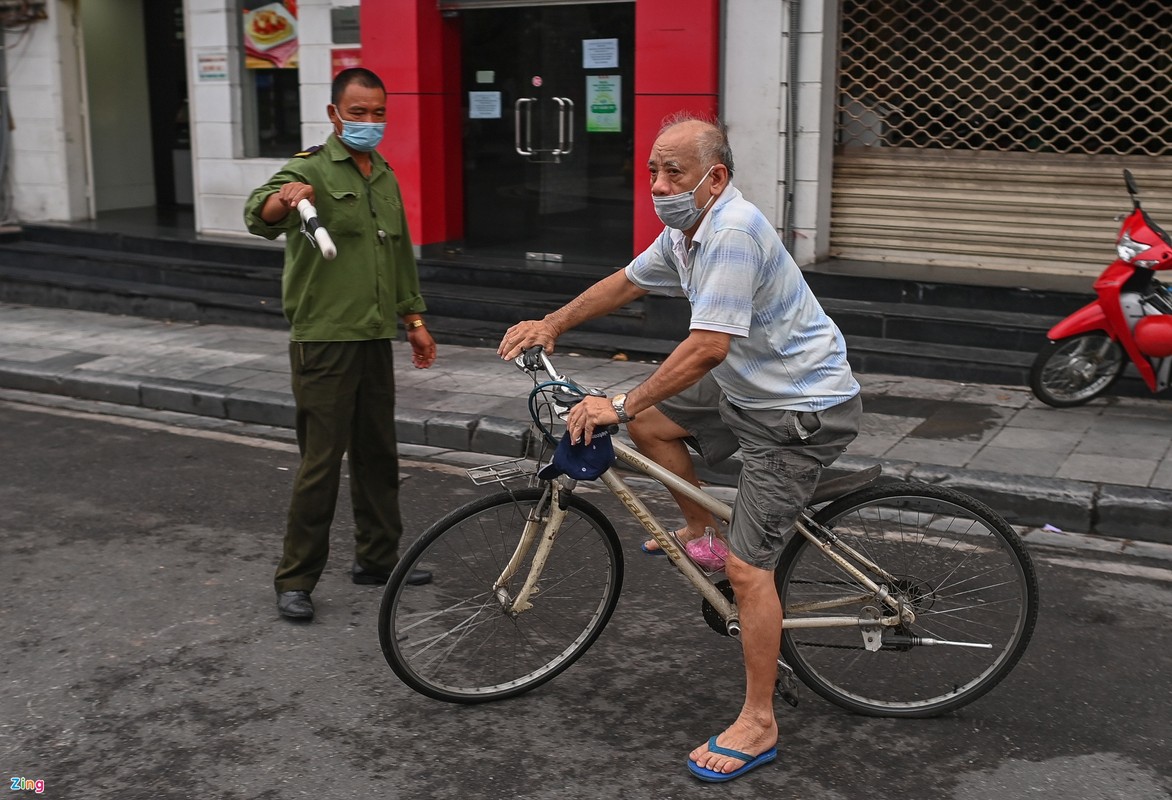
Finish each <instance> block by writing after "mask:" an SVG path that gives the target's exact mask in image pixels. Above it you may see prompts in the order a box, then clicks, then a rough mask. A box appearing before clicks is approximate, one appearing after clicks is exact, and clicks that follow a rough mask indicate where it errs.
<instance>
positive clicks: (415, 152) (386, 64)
mask: <svg viewBox="0 0 1172 800" xmlns="http://www.w3.org/2000/svg"><path fill="white" fill-rule="evenodd" d="M359 19H360V20H361V24H362V63H363V65H364V66H365V67H367V68H368V69H370V70H373V71H374V72H375V73H376V74H378V76H379V77H380V78H382V80H383V83H384V84H385V85H386V87H387V136H386V138H385V139H384V140H383V143H382V145H381V146H380V147H379V152H380V153H382V154H383V156H384V157H385V158H386V159H387V161H388V162H389V163H390V165H391V167H392V168H394V170H395V175H396V177H397V178H398V179H399V183H400V184H401V185H402V188H403V202H404V204H405V206H406V210H407V224H408V225H409V226H410V228H411V238H412V240H413V241H414V242H415V243H416V244H429V243H432V242H442V241H445V240H448V239H455V238H459V237H460V236H462V235H463V229H464V220H463V214H464V211H463V209H464V203H463V195H462V191H463V165H464V159H463V143H462V140H461V132H460V96H459V93H460V32H459V28H458V27H457V24H458V22H457V20H455V19H448V18H445V17H443V16H442V15H441V13H440V11H439V9H438V8H437V3H436V2H435V0H362V4H361V7H360V10H359Z"/></svg>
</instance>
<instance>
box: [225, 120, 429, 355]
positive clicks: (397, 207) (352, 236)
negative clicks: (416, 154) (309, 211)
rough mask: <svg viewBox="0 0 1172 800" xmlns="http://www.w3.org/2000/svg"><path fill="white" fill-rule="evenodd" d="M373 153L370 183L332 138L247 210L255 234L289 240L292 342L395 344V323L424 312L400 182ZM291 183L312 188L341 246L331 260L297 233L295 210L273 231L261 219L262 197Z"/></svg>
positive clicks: (284, 283)
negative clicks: (376, 341)
mask: <svg viewBox="0 0 1172 800" xmlns="http://www.w3.org/2000/svg"><path fill="white" fill-rule="evenodd" d="M370 155H371V163H372V168H371V173H370V177H369V178H366V177H363V175H362V173H361V171H359V169H358V165H357V164H355V163H354V161H353V159H352V158H351V157H350V153H349V152H348V151H347V150H346V148H345V147H344V146H343V145H342V143H341V142H339V141H338V139H337V137H335V136H334V134H330V136H329V138H328V139H326V143H325V145H323V146H322V147H321V148H320V149H317V150H315V151H313V152H311V153H308V154H304V155H299V156H297V157H295V158H293V159H291V160H290V161H289V163H287V164H286V165H285V166H284V167H282V168H281V171H280V172H278V173H277V174H276V175H274V176H273V177H272V178H270V179H269V181H268V183H266V184H265V185H264V186H261V187H260V188H259V189H257V190H255V191H254V192H253V193H252V194H251V195H250V196H249V198H248V201H247V202H246V203H245V205H244V221H245V223H246V224H247V226H248V230H249V231H250V232H252V233H255V234H256V235H258V236H263V237H265V238H266V239H276V238H277V237H278V236H280V235H281V234H282V233H284V234H287V239H286V242H285V270H284V273H283V274H282V276H281V300H282V303H283V305H284V311H285V318H286V319H287V320H289V324H290V325H291V326H292V333H291V337H292V339H293V341H295V342H346V341H364V340H368V339H393V338H395V336H396V333H397V327H396V326H397V319H398V317H400V316H402V315H403V314H410V313H421V312H423V311H426V310H427V306H426V305H425V304H424V302H423V298H422V297H421V296H420V294H419V272H418V269H417V268H416V265H415V251H414V250H413V249H412V247H411V237H410V236H409V235H408V232H407V217H406V215H405V214H404V212H403V197H402V195H401V194H400V192H399V182H398V181H397V180H395V173H394V172H392V171H391V168H390V167H388V166H387V162H386V161H385V160H383V158H382V156H380V155H379V154H378V153H371V154H370ZM291 181H297V182H299V183H307V184H309V185H310V186H312V187H313V191H314V205H315V206H316V207H317V215H318V219H319V220H321V223H322V225H324V226H325V228H326V230H328V231H329V232H330V236H332V237H333V239H334V244H336V245H337V247H338V255H337V258H335V259H334V260H333V261H326V260H325V259H324V258H322V257H321V253H320V252H319V251H318V250H317V248H316V247H314V246H313V244H312V243H310V241H309V239H308V238H307V237H305V236H303V235H302V234H301V233H300V229H301V216H300V215H299V214H298V213H297V212H296V211H292V212H290V213H289V215H288V216H287V217H285V219H283V220H281V221H280V222H278V223H276V224H275V225H270V224H268V223H267V222H265V221H264V220H263V219H261V218H260V209H261V207H262V206H263V205H264V201H265V199H266V198H268V196H269V195H271V194H272V193H273V192H275V191H277V190H278V189H279V188H280V187H281V186H282V185H283V184H286V183H289V182H291Z"/></svg>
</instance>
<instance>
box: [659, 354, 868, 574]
mask: <svg viewBox="0 0 1172 800" xmlns="http://www.w3.org/2000/svg"><path fill="white" fill-rule="evenodd" d="M656 408H658V409H659V410H660V411H661V412H663V414H664V415H665V416H667V417H668V418H669V419H670V420H672V421H673V422H675V423H676V424H677V425H679V426H680V427H681V428H683V429H684V430H686V431H688V433H689V434H690V437H689V444H691V445H692V446H693V447H694V448H695V449H696V450H697V452H699V453H700V456H701V457H702V458H703V459H704V460H705V462H706V463H708V464H715V463H718V462H720V461H723V460H724V459H726V458H728V457H729V456H731V455H732V454H733V453H735V452H736V451H737V450H738V449H739V450H740V451H741V459H742V462H743V464H744V466H743V468H742V469H741V477H740V481H739V483H738V484H737V499H736V503H735V504H734V505H733V518H732V525H731V527H730V528H729V536H728V539H729V541H728V545H729V549H730V550H732V552H733V553H734V554H735V555H736V556H737V558H740V559H741V560H742V561H745V562H747V563H749V564H752V565H753V566H755V567H759V568H761V569H768V570H772V569H775V568H776V567H777V562H778V559H779V558H780V557H781V550H782V547H783V546H784V544H785V536H786V534H788V533H789V532H790V531H791V530H792V529H793V525H794V521H795V520H796V519H797V518H798V515H799V514H800V513H801V512H802V509H804V508H805V507H806V503H807V501H808V500H809V498H810V495H811V494H813V492H814V487H815V486H817V485H818V479H819V478H820V477H821V475H822V468H823V467H826V466H829V465H830V464H832V463H833V462H834V460H835V459H836V458H838V457H839V456H840V455H842V452H843V450H845V449H846V447H847V445H849V444H850V443H851V442H852V441H854V438H855V436H857V435H858V432H859V421H860V419H861V417H862V412H863V403H862V400H861V399H860V398H859V397H858V396H857V395H856V396H855V397H852V398H851V399H849V400H845V401H843V402H841V403H839V404H838V405H836V406H832V407H830V408H827V409H825V410H823V411H785V410H777V409H766V410H759V409H744V408H737V407H736V406H734V405H732V404H731V403H729V402H728V398H726V397H725V396H724V394H723V392H721V391H720V387H718V386H717V385H716V381H714V380H712V378H711V376H707V375H706V376H705V377H704V378H703V379H702V380H701V381H700V382H699V383H697V384H696V385H695V386H692V387H690V388H688V389H686V390H684V391H683V392H681V393H680V394H678V395H676V396H675V397H671V398H668V399H667V400H664V401H663V402H662V403H659V404H658V405H657V406H656Z"/></svg>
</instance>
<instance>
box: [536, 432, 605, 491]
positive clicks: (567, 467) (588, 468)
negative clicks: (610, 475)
mask: <svg viewBox="0 0 1172 800" xmlns="http://www.w3.org/2000/svg"><path fill="white" fill-rule="evenodd" d="M613 463H614V445H613V444H611V441H610V432H609V431H606V430H597V431H595V432H594V434H593V435H592V436H591V437H590V444H581V443H579V444H571V443H570V433H569V431H566V433H565V434H564V435H563V436H562V440H561V441H560V442H559V443H558V449H557V450H555V451H554V453H553V458H552V459H551V460H550V462H549V463H548V464H546V465H545V466H544V467H542V468H541V470H540V471H539V472H538V473H537V477H539V478H541V479H542V480H544V481H548V480H553V479H554V478H556V477H557V476H558V475H568V476H569V477H571V478H573V479H574V480H576V481H592V480H594V479H595V478H597V477H598V476H599V475H601V474H602V473H604V472H606V471H607V470H608V469H610V465H611V464H613Z"/></svg>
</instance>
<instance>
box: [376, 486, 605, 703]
mask: <svg viewBox="0 0 1172 800" xmlns="http://www.w3.org/2000/svg"><path fill="white" fill-rule="evenodd" d="M562 497H563V498H564V499H566V500H567V501H568V505H567V512H566V516H565V519H564V520H563V522H562V524H561V527H560V529H559V530H558V532H557V538H556V540H555V541H554V544H553V547H552V550H551V551H550V554H549V558H548V560H547V561H546V563H545V566H544V567H543V568H542V570H541V576H540V579H539V581H538V583H537V585H536V588H535V590H534V592H533V593H532V596H531V597H530V599H529V602H530V603H531V607H530V608H528V609H527V610H524V611H519V612H516V611H512V610H511V606H512V601H513V600H514V599H515V598H516V597H517V594H518V592H519V591H520V589H521V586H522V585H523V584H524V583H525V581H526V579H527V578H528V577H529V574H530V568H531V566H532V559H533V556H534V554H535V553H536V552H537V546H538V543H539V542H540V539H541V533H543V532H544V523H545V520H546V519H548V517H549V512H550V509H549V498H548V496H547V495H546V494H545V493H544V492H543V491H542V490H540V489H521V490H519V491H515V492H507V491H506V492H500V493H498V494H494V495H491V496H489V497H485V498H482V499H480V500H476V501H474V502H472V503H469V504H467V505H465V506H462V507H461V508H458V509H456V510H455V511H453V512H452V513H450V514H448V515H447V516H446V517H444V518H443V519H441V520H440V521H439V522H437V523H435V524H434V525H432V526H431V527H430V528H429V529H428V530H427V531H425V532H424V534H423V535H422V536H421V537H420V538H419V540H418V541H417V542H415V544H414V545H412V546H411V548H410V549H409V550H408V551H407V552H406V553H405V554H404V556H403V558H402V559H401V560H400V563H399V564H398V566H396V568H395V571H394V572H393V573H392V575H391V579H390V581H388V582H387V587H386V591H385V593H384V595H383V601H382V606H381V608H380V611H379V642H380V644H381V645H382V650H383V655H384V657H385V658H386V660H387V663H388V664H390V666H391V669H392V670H394V671H395V674H396V675H398V676H399V678H401V679H402V680H403V682H404V683H406V684H407V685H408V686H410V687H411V688H412V689H414V690H416V691H418V692H420V693H422V694H425V695H427V696H428V697H433V698H435V699H437V700H444V701H447V702H452V703H482V702H485V701H488V700H503V699H505V698H508V697H515V696H516V695H519V694H521V693H523V692H527V691H529V690H530V689H533V688H535V687H537V686H540V685H541V684H543V683H545V682H546V681H548V680H550V679H551V678H553V677H554V676H556V675H558V674H559V673H561V672H562V671H563V670H565V669H566V668H567V667H569V666H570V665H571V664H573V663H574V662H575V661H576V660H577V659H578V658H579V657H580V656H581V655H582V654H583V653H585V652H586V650H587V649H588V648H589V647H590V645H592V644H593V643H594V641H595V640H596V639H597V638H598V636H599V634H601V633H602V630H603V628H604V627H606V623H607V622H608V621H609V620H610V616H611V614H612V613H613V612H614V608H615V604H616V603H617V602H618V598H619V591H620V590H621V589H622V583H623V562H622V550H621V548H620V546H619V541H618V536H617V535H616V534H615V530H614V526H613V525H611V523H610V522H609V521H608V520H607V519H606V517H604V516H603V515H602V512H601V511H599V510H598V509H597V508H595V507H594V506H592V505H590V504H589V503H587V502H586V501H584V500H581V499H579V498H578V497H575V496H566V495H564V494H563V495H562ZM530 514H536V515H537V516H538V517H540V519H541V528H540V530H539V532H538V536H537V537H535V541H534V542H533V543H532V545H531V546H530V547H529V548H528V551H527V552H526V553H525V554H524V559H523V560H522V561H521V562H520V564H519V566H518V568H517V569H516V570H515V571H514V572H513V575H512V577H511V578H509V579H508V580H506V581H505V582H504V583H503V584H502V585H501V586H499V587H495V588H494V583H496V582H497V581H498V579H499V578H501V575H502V572H503V571H504V570H505V568H506V566H507V565H508V564H509V561H510V559H512V558H513V555H514V552H515V551H516V549H517V545H518V542H519V541H520V540H521V534H522V532H523V530H524V529H525V523H526V519H527V517H528V516H529V515H530ZM414 568H423V569H428V570H430V571H431V572H432V573H433V576H434V577H433V579H432V582H431V583H429V584H426V585H424V586H410V585H408V584H407V582H406V578H407V576H408V574H409V573H410V571H411V570H412V569H414Z"/></svg>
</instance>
